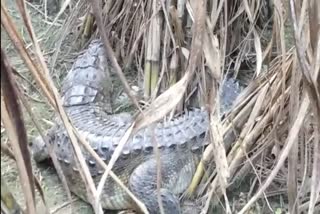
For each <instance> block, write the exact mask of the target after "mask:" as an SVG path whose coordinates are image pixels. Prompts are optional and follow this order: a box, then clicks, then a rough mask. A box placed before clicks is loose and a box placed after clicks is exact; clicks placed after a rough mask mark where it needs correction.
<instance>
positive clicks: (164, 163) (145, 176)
mask: <svg viewBox="0 0 320 214" xmlns="http://www.w3.org/2000/svg"><path fill="white" fill-rule="evenodd" d="M187 153H188V152H187ZM197 161H198V159H197V158H195V156H194V155H192V154H191V153H190V154H186V155H184V157H179V156H177V155H172V154H165V155H162V156H161V158H160V167H161V178H160V179H161V187H160V196H161V200H162V207H163V211H164V213H166V214H180V213H182V212H181V208H180V203H179V198H178V197H177V195H178V194H181V193H182V192H183V191H184V190H185V189H186V188H187V187H188V185H189V184H190V182H191V178H192V174H193V173H194V171H195V168H196V163H197ZM157 170H158V164H157V159H156V158H155V156H154V157H153V158H151V159H149V160H147V161H146V162H144V163H142V164H141V165H139V166H138V167H137V168H136V169H135V170H134V171H133V173H132V174H131V176H130V180H129V188H130V190H131V191H132V192H133V193H134V194H135V195H136V197H138V198H139V199H140V200H141V201H142V202H143V203H144V204H145V205H146V207H147V209H148V211H149V212H150V214H159V213H160V206H159V203H158V194H159V193H158V191H157ZM189 175H190V176H189ZM189 178H190V179H189Z"/></svg>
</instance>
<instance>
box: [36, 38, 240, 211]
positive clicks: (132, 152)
mask: <svg viewBox="0 0 320 214" xmlns="http://www.w3.org/2000/svg"><path fill="white" fill-rule="evenodd" d="M111 70H112V69H111V66H110V64H109V63H108V59H107V57H106V54H105V51H104V48H103V45H102V43H101V42H100V41H99V40H94V41H92V42H91V43H90V45H89V46H88V49H87V50H86V51H85V52H84V53H83V54H82V55H80V56H79V57H78V58H77V59H76V60H75V63H74V65H73V66H72V68H71V70H70V72H69V73H68V74H67V76H66V78H65V80H64V82H63V84H62V89H61V95H62V100H63V106H64V108H65V110H66V112H67V114H68V115H69V118H70V121H71V122H72V123H73V125H74V126H75V127H76V128H77V130H78V132H79V133H80V134H81V135H82V136H83V137H84V138H85V139H86V140H87V142H89V144H90V146H91V147H92V148H93V150H94V151H95V152H96V153H97V154H98V155H99V156H100V158H102V160H103V161H105V162H106V163H108V161H109V160H110V158H111V155H112V154H113V151H114V150H115V148H116V147H117V145H118V143H119V141H120V139H121V137H122V136H123V134H124V133H125V132H126V131H127V129H128V128H129V126H130V125H131V123H132V122H133V120H134V118H133V116H131V115H130V114H128V113H119V114H112V112H111V110H110V108H111V107H110V96H109V92H110V87H109V86H108V84H106V82H108V81H107V79H108V73H110V72H112V71H111ZM229 83H230V82H229ZM230 86H233V85H232V84H229V85H228V84H227V87H230ZM231 89H232V90H231V91H232V93H230V98H231V99H232V100H233V99H234V98H233V97H232V96H236V95H237V94H238V91H237V90H238V87H233V88H232V87H231ZM208 127H209V119H208V115H207V112H206V111H205V110H204V109H198V108H194V109H191V110H187V111H185V112H183V113H182V114H180V115H177V116H175V117H174V118H173V119H170V120H163V121H160V122H156V123H155V124H152V125H150V126H149V127H146V128H143V129H141V130H139V131H138V132H137V133H136V134H134V135H133V136H132V137H131V138H130V139H129V140H128V142H127V143H126V145H125V147H124V149H123V150H122V153H121V155H120V157H119V159H118V160H117V162H116V163H115V165H114V167H113V172H114V173H115V174H116V175H117V176H118V177H119V178H120V179H121V181H122V182H123V183H124V184H125V185H126V186H127V187H128V188H129V190H130V191H131V192H132V193H133V194H134V195H135V196H136V197H137V198H138V199H139V200H140V201H142V202H143V203H144V204H145V206H146V208H147V209H148V211H149V213H151V214H157V213H160V207H159V204H158V191H157V170H158V168H157V166H158V163H159V161H160V166H161V167H160V169H161V170H160V171H161V188H160V196H161V199H162V207H163V210H164V212H165V213H170V214H178V213H182V211H181V207H180V202H179V198H178V196H179V195H180V194H182V193H183V192H184V191H185V190H186V189H187V187H188V185H189V184H190V182H191V179H192V176H193V174H194V172H195V170H196V166H197V164H198V163H199V161H200V158H201V154H202V151H203V149H204V148H205V146H206V145H208V143H209V141H208V140H207V137H206V134H207V130H208ZM45 138H46V139H47V140H48V142H49V143H50V144H51V145H52V146H53V151H54V152H55V153H56V155H57V158H58V161H59V162H60V163H61V167H62V171H63V173H64V175H65V177H66V180H67V183H68V185H69V188H70V190H71V191H72V192H73V193H74V194H76V195H77V196H78V197H80V198H81V199H83V200H84V201H88V200H87V198H86V188H85V186H84V185H85V184H84V183H83V181H82V179H81V176H80V174H79V169H78V168H77V165H76V160H75V154H74V151H73V148H72V145H71V142H70V139H69V137H68V134H67V132H66V130H65V128H64V125H63V124H62V122H61V121H60V120H59V119H56V121H55V125H54V126H53V127H52V128H51V129H50V130H49V131H48V132H47V134H46V136H45ZM31 150H32V152H33V157H34V159H35V160H36V161H37V162H41V161H43V160H44V159H45V158H47V157H48V152H47V151H46V147H45V144H44V142H43V139H42V138H41V137H40V136H38V137H37V138H35V139H34V141H33V144H32V149H31ZM156 150H158V151H159V154H160V155H159V159H157V156H156V154H157V153H156V152H155V151H156ZM82 152H83V154H84V157H85V159H86V163H87V165H88V168H89V170H90V173H91V175H92V178H93V180H94V182H95V184H96V185H97V184H98V182H99V181H100V179H101V176H102V174H103V173H104V170H103V169H102V168H101V167H100V165H99V164H97V163H96V161H95V159H94V158H93V157H92V156H91V155H90V154H89V153H88V152H87V151H86V150H85V149H83V148H82ZM101 205H102V207H103V208H104V209H107V210H126V209H133V210H136V211H139V208H138V207H136V205H135V203H134V202H133V200H132V199H131V198H130V197H129V196H128V195H127V193H126V192H125V191H124V190H123V189H122V188H121V187H120V186H118V184H117V183H115V181H114V180H113V179H112V178H108V179H107V181H106V183H105V187H104V189H103V192H102V195H101Z"/></svg>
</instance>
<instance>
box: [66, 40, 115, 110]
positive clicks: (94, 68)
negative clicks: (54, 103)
mask: <svg viewBox="0 0 320 214" xmlns="http://www.w3.org/2000/svg"><path fill="white" fill-rule="evenodd" d="M110 69H111V67H110V64H109V63H108V59H107V57H106V54H105V50H104V47H103V44H102V43H101V42H100V40H93V41H92V42H91V43H90V44H89V47H88V48H87V49H86V50H85V52H84V53H83V54H81V55H80V56H79V57H78V58H77V59H76V61H75V63H74V64H73V66H72V68H71V70H70V71H69V73H68V75H67V76H66V78H65V79H64V81H63V84H62V90H61V95H62V99H63V105H64V106H65V107H72V106H79V105H88V104H92V103H98V102H100V103H101V102H102V103H103V105H104V106H105V107H106V106H107V107H110V110H111V106H110V103H111V102H110V101H111V100H110V94H111V90H112V83H111V79H110V72H111V71H110Z"/></svg>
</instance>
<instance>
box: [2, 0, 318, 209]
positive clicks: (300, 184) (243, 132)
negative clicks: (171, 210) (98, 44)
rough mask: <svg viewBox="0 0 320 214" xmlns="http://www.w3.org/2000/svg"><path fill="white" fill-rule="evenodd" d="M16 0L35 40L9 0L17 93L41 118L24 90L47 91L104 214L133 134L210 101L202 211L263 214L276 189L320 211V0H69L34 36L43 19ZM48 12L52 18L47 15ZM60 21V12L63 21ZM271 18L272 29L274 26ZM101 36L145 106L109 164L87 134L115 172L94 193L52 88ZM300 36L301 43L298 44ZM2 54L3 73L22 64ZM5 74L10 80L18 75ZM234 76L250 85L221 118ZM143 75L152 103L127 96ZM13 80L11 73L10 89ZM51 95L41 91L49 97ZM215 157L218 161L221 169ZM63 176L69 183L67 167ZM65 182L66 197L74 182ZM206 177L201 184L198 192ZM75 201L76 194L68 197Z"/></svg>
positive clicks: (28, 193)
mask: <svg viewBox="0 0 320 214" xmlns="http://www.w3.org/2000/svg"><path fill="white" fill-rule="evenodd" d="M17 2H19V3H20V7H19V11H20V14H21V17H22V20H23V22H24V25H25V27H24V28H23V29H24V30H26V32H27V33H26V35H28V39H25V37H24V35H23V36H21V33H20V35H19V33H17V32H16V31H15V29H16V28H15V27H14V26H15V25H14V24H13V22H12V15H7V13H5V11H7V7H6V6H5V5H3V3H1V24H2V27H3V29H5V30H6V32H7V33H8V36H9V38H10V40H11V41H13V43H11V44H14V48H15V49H16V50H17V51H18V55H19V56H20V57H21V59H22V60H23V62H24V64H25V65H26V67H27V68H28V69H29V71H30V73H27V75H28V76H27V77H25V78H24V79H25V80H26V81H25V82H21V81H19V80H20V79H19V78H18V84H17V85H18V86H19V87H16V89H15V90H13V93H17V94H20V95H19V99H20V100H21V103H22V104H23V105H24V107H25V109H26V111H27V112H28V113H29V114H30V116H31V118H32V119H33V120H34V121H35V122H36V124H37V121H38V120H37V119H36V118H37V116H36V113H32V112H33V109H32V108H31V107H30V104H28V103H30V100H31V99H30V97H32V96H30V94H28V93H24V94H23V93H21V88H22V87H24V85H25V84H26V82H28V81H35V82H36V83H37V90H39V89H40V91H41V93H42V94H43V95H44V96H43V97H45V99H46V100H47V101H48V103H49V104H50V105H51V106H52V107H53V109H54V111H55V112H57V113H58V115H60V116H61V118H62V120H63V121H64V124H65V126H66V128H67V130H68V133H69V134H70V137H71V139H72V143H73V146H74V149H75V151H76V154H77V157H78V160H79V163H80V165H81V166H82V167H81V168H82V169H83V172H82V174H81V175H82V178H83V179H84V180H85V181H86V183H87V184H88V189H87V191H88V194H89V199H90V203H91V204H92V207H93V208H94V212H95V213H101V208H100V206H99V200H98V199H99V194H100V192H101V187H102V186H103V184H104V181H105V179H106V177H107V176H108V175H110V176H112V177H113V178H114V179H116V176H115V175H114V174H113V173H112V170H111V169H112V166H113V164H114V163H115V161H116V159H117V157H118V156H119V153H120V152H121V149H122V146H123V145H124V143H125V142H126V139H128V137H129V136H130V134H131V132H135V131H136V130H137V129H139V128H141V127H143V126H147V125H149V124H150V123H151V122H154V121H157V120H160V119H161V118H162V117H163V116H165V115H167V114H169V113H171V114H173V113H174V112H175V111H180V110H181V109H182V108H184V107H185V106H190V105H200V106H207V107H208V111H209V113H210V120H211V126H210V132H211V139H212V142H213V143H212V144H210V145H209V146H208V147H207V149H206V151H205V152H204V156H203V162H202V163H201V165H200V166H199V167H198V169H199V171H198V172H197V175H201V174H203V173H202V172H201V171H203V170H204V169H206V170H207V171H206V174H207V175H208V176H207V177H204V178H201V177H199V178H198V177H195V178H194V180H193V182H194V183H193V185H192V186H191V187H193V188H190V189H189V194H191V193H195V194H194V195H195V197H196V198H199V199H201V200H202V201H203V209H202V211H203V213H206V212H207V211H208V210H209V209H210V207H211V205H213V204H214V205H217V206H216V207H220V208H221V207H223V210H224V211H223V213H231V212H236V213H246V212H247V211H248V210H249V209H255V212H257V213H267V212H271V211H274V212H275V210H274V208H275V207H274V203H273V202H274V200H275V198H276V197H277V196H278V197H282V198H284V200H285V202H286V204H288V212H289V213H301V212H302V211H303V212H306V213H310V214H311V213H314V212H315V210H319V209H320V208H319V206H320V202H319V200H320V199H319V192H320V184H319V182H317V178H319V176H320V175H319V173H320V166H319V163H320V161H319V160H320V157H319V154H320V145H319V142H320V139H319V138H320V122H319V118H320V94H319V93H320V89H319V88H320V85H319V82H320V81H319V80H320V75H319V72H320V71H319V70H320V65H319V63H318V62H319V61H320V43H319V40H320V39H319V37H320V27H319V25H318V24H317V23H319V21H320V17H319V15H318V14H319V12H320V9H319V7H320V3H318V1H315V0H313V1H306V0H304V1H301V6H298V4H297V3H293V1H289V3H290V7H289V8H285V6H286V2H287V1H285V0H283V1H281V0H279V1H275V3H274V5H273V6H274V7H272V8H271V10H272V11H273V17H272V22H270V21H271V19H268V18H269V17H268V16H265V15H266V13H263V12H264V11H265V10H267V9H269V8H268V6H269V5H265V4H264V3H265V2H269V1H232V2H231V1H220V2H217V1H189V2H187V3H182V4H179V3H181V2H184V1H177V2H178V3H176V4H175V5H168V3H167V2H162V1H161V2H159V4H155V3H154V2H153V1H142V0H137V1H113V0H108V1H106V4H104V5H103V6H101V5H100V4H101V2H100V1H98V0H95V1H92V2H91V4H86V3H85V1H76V2H73V1H65V4H64V6H67V5H69V8H68V9H67V10H66V11H64V9H65V8H64V6H63V8H62V11H63V12H64V13H61V14H62V18H61V17H60V14H59V16H57V17H56V19H55V20H54V23H50V25H49V26H45V27H44V29H45V30H43V29H42V31H40V32H39V31H37V32H34V29H41V26H39V27H38V26H37V27H35V28H34V27H33V26H35V25H36V24H35V23H31V22H30V17H29V15H28V13H25V12H26V10H25V8H24V4H25V3H24V2H23V1H17ZM71 3H72V4H71ZM32 6H33V7H34V5H32ZM101 8H102V9H101ZM40 11H41V10H40ZM267 11H268V10H267ZM91 12H92V13H91ZM41 13H42V12H41ZM24 14H25V15H24ZM43 14H44V17H45V19H46V18H47V17H46V14H47V13H46V12H45V13H43ZM48 19H49V18H48ZM288 19H289V20H288ZM59 20H63V24H61V23H59ZM47 22H48V21H47V20H46V21H45V22H44V23H47ZM269 22H270V23H272V25H268V23H269ZM57 23H58V25H60V27H58V28H60V31H59V33H57V34H50V33H48V32H50V30H52V29H53V28H55V25H56V24H57ZM288 23H290V26H292V27H291V28H289V33H287V32H286V31H287V30H288V28H286V26H287V25H288ZM270 26H272V28H271V29H270V28H269V27H270ZM290 31H291V32H290ZM71 33H72V34H71ZM288 34H292V35H293V38H294V39H293V41H289V42H288V41H287V40H286V37H287V36H288ZM47 35H54V36H56V37H55V38H53V37H47ZM97 35H99V36H101V38H102V41H103V43H104V45H105V48H106V50H107V53H108V56H109V57H110V59H111V64H112V65H113V67H114V68H115V72H116V74H117V75H118V77H119V79H120V80H121V82H122V84H123V87H124V89H125V91H126V93H128V96H129V97H130V98H131V100H132V102H133V103H134V104H135V106H136V107H137V109H139V112H140V114H139V115H138V117H137V120H136V121H135V123H134V124H133V125H132V129H130V130H128V132H127V133H126V135H125V136H124V137H123V139H122V140H121V142H120V143H119V146H118V148H117V149H116V151H115V153H114V155H113V156H112V159H111V161H110V163H109V164H108V165H106V164H105V163H104V162H103V161H102V160H101V159H100V158H99V157H97V155H96V154H95V152H94V151H93V150H92V149H91V148H90V146H88V144H87V143H86V142H84V141H83V140H80V143H81V144H83V145H85V147H86V149H87V150H88V151H89V152H90V153H92V154H93V156H94V157H95V158H96V159H97V160H98V163H99V164H101V165H102V166H103V167H104V168H105V169H106V171H105V174H104V176H103V178H102V179H101V182H100V184H99V186H98V187H97V189H96V187H95V186H94V185H93V182H92V179H91V176H90V175H89V172H88V169H87V166H86V164H85V163H84V160H83V157H82V153H81V151H80V148H79V145H78V141H77V140H76V139H77V138H78V139H81V136H78V134H77V132H76V130H74V128H73V126H72V124H70V123H69V122H68V120H67V115H66V114H65V112H64V110H63V108H62V107H61V101H60V98H59V94H58V90H57V88H56V86H55V85H58V86H59V84H58V83H59V80H60V78H61V77H62V76H63V75H64V74H62V73H60V71H61V70H66V69H65V68H64V69H63V67H62V66H63V63H65V64H68V63H66V62H67V61H69V59H70V62H72V58H74V56H76V55H77V53H75V50H78V49H81V48H82V47H83V46H84V45H85V44H86V43H87V41H88V40H89V39H90V38H91V37H96V36H97ZM1 36H2V37H3V35H1ZM26 38H27V37H26ZM160 39H161V40H160ZM48 41H54V42H52V43H51V42H48ZM39 43H40V45H39ZM50 43H51V45H50ZM292 43H293V44H294V47H293V48H291V46H289V45H290V44H292ZM6 44H8V43H6ZM29 44H31V45H29ZM66 44H68V45H69V46H70V48H68V45H66ZM45 45H48V47H45ZM53 45H54V46H53ZM40 47H41V48H40ZM44 47H45V48H44ZM1 48H2V51H3V50H4V49H5V48H4V46H3V44H1ZM51 48H53V49H51ZM48 49H49V50H50V49H51V50H52V56H51V57H50V61H49V63H47V62H48V60H46V52H45V51H46V50H48ZM5 55H9V56H10V59H9V64H8V63H5V64H6V66H5V68H6V69H1V76H2V75H3V74H4V73H5V71H10V69H12V68H11V65H10V63H12V62H13V61H15V60H14V58H12V56H14V55H13V54H10V52H9V51H8V49H7V48H6V51H3V52H2V53H1V59H4V60H5ZM48 65H49V69H48ZM14 67H15V68H16V69H17V70H18V72H15V73H14V74H15V76H17V77H19V76H20V77H21V76H22V75H21V70H22V68H21V66H20V67H19V66H17V64H16V63H15V64H14ZM67 67H68V66H67ZM20 68H21V69H20ZM132 68H133V69H132ZM122 69H123V70H124V71H122ZM7 73H8V75H11V76H12V77H13V75H12V73H13V72H7ZM10 73H11V74H10ZM226 73H230V74H231V75H233V76H235V77H237V78H239V79H241V81H243V82H245V85H248V87H247V88H246V90H245V91H244V92H243V93H242V95H241V96H240V97H239V98H238V100H237V104H236V105H234V107H233V109H232V111H231V113H230V114H228V115H227V117H226V118H225V119H224V120H223V121H220V120H219V119H218V118H220V112H219V108H216V106H219V102H220V101H219V99H218V97H219V96H217V94H218V90H219V85H220V82H221V81H222V79H223V78H224V77H225V75H226ZM134 75H136V76H138V80H137V81H138V82H139V83H143V84H144V87H143V88H144V90H145V92H144V101H145V105H144V108H145V109H144V110H141V109H142V108H143V107H141V106H140V105H139V102H138V101H137V100H136V99H135V98H134V96H132V95H131V94H130V90H129V84H128V80H127V79H126V76H134ZM194 77H195V78H194ZM16 79H17V78H12V80H13V81H12V82H11V83H12V84H11V85H12V86H14V84H15V80H16ZM1 80H3V78H2V77H1ZM54 83H56V84H54ZM141 85H142V84H141ZM29 87H31V86H29ZM32 87H33V86H32ZM19 91H20V92H19ZM5 92H8V88H5V87H4V86H3V84H1V96H2V97H3V98H1V99H2V100H1V105H3V106H8V105H9V104H8V103H10V102H9V101H10V100H11V99H12V97H11V99H10V96H9V97H8V96H6V94H8V93H5ZM23 95H25V96H23ZM24 97H25V98H27V99H24ZM43 97H42V96H40V98H37V99H41V100H42V99H43ZM173 97H174V99H173ZM20 108H21V107H20ZM7 109H8V108H7ZM154 109H157V113H155V110H154ZM159 112H160V113H159ZM3 113H5V111H4V110H3V109H2V108H1V119H2V122H3V124H4V127H5V128H6V130H7V135H8V137H9V140H10V142H11V146H12V148H13V155H12V156H13V157H15V159H16V162H17V166H18V169H19V170H18V172H19V173H20V175H22V174H21V173H28V175H29V176H28V177H29V178H30V177H31V174H32V171H31V164H30V161H29V160H27V161H24V162H22V161H21V160H20V161H19V159H17V158H16V157H23V158H26V159H28V153H27V152H25V153H26V154H25V155H26V156H21V155H20V156H19V153H21V151H25V149H26V138H16V137H15V133H14V132H12V133H11V134H10V133H8V129H9V127H14V126H16V127H19V126H21V121H20V122H14V121H15V120H14V117H11V118H10V117H9V116H8V117H6V118H5V117H4V116H3ZM18 113H19V111H18V110H17V111H15V112H14V113H12V114H11V115H16V116H17V118H20V120H21V117H22V116H18V115H19V114H18ZM4 115H5V114H4ZM8 115H10V114H8ZM36 127H37V129H38V130H39V129H40V130H39V132H40V133H41V129H43V126H41V125H39V124H38V125H37V126H36ZM27 128H28V127H27ZM10 130H12V131H14V130H15V129H10ZM16 130H18V129H16ZM19 130H20V131H22V130H23V128H21V129H19ZM16 134H17V133H16ZM1 138H2V136H1ZM52 155H53V157H54V154H52ZM53 160H54V164H55V167H56V168H57V169H59V163H58V162H57V161H56V160H55V158H53ZM213 163H214V165H215V166H216V167H212V165H213ZM24 168H26V169H27V170H26V169H24ZM57 172H58V173H59V177H60V178H61V179H62V181H63V175H62V173H61V171H59V170H57ZM244 178H250V179H251V181H252V182H250V183H249V184H248V185H249V188H248V189H245V188H243V189H241V190H240V191H242V192H245V196H244V201H243V202H242V203H240V201H241V200H240V199H241V198H240V196H239V195H237V196H236V200H233V198H232V197H234V194H235V193H236V192H237V189H239V188H237V185H239V183H241V182H243V179H244ZM29 180H30V179H29ZM22 182H26V181H22ZM27 183H29V184H30V185H29V187H30V188H29V190H28V189H27V188H25V189H24V191H23V192H24V195H25V198H26V201H30V202H29V203H28V204H29V205H30V206H27V209H28V210H29V213H30V212H31V210H32V209H34V208H33V207H32V204H34V202H32V200H34V193H32V191H33V188H32V185H33V182H31V180H30V182H27ZM62 183H63V184H64V188H65V189H66V190H67V193H68V187H67V185H66V183H65V182H62ZM198 183H201V184H202V185H200V187H199V188H198V189H197V190H195V189H194V188H195V187H196V186H197V184H198ZM132 197H134V196H132ZM1 199H2V200H3V198H1ZM68 200H69V201H72V198H71V194H70V193H68ZM137 203H139V202H138V201H137ZM140 206H141V207H142V208H143V207H144V206H143V205H142V204H140ZM276 206H277V205H276ZM44 207H46V208H45V209H44V210H46V212H49V211H48V210H49V209H51V207H49V205H47V206H44ZM51 212H52V211H51Z"/></svg>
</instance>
